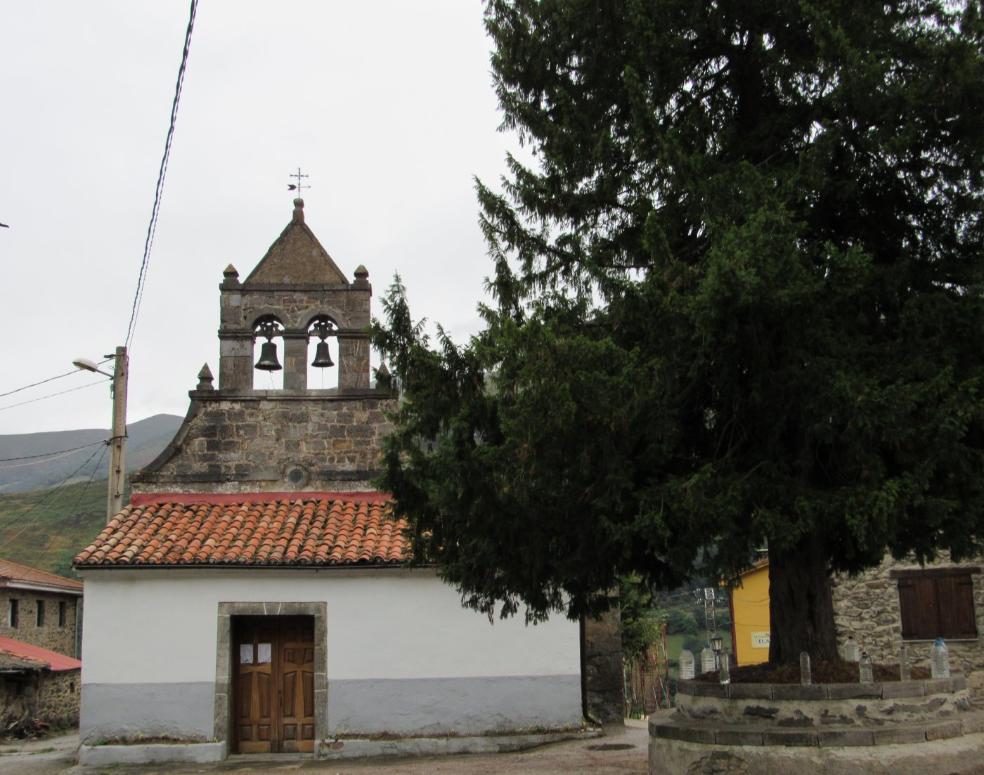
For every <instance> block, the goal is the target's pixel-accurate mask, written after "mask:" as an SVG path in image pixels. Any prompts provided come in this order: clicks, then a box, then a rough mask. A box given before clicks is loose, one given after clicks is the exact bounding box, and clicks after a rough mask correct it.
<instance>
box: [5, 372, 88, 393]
mask: <svg viewBox="0 0 984 775" xmlns="http://www.w3.org/2000/svg"><path fill="white" fill-rule="evenodd" d="M77 371H78V369H72V370H71V371H66V372H65V373H64V374H56V375H55V376H53V377H48V379H42V380H40V381H39V382H32V383H31V384H30V385H24V387H19V388H15V389H14V390H8V391H7V392H6V393H0V398H3V397H4V396H12V395H13V394H14V393H20V392H21V391H22V390H27V389H28V388H32V387H37V386H38V385H43V384H44V383H45V382H52V381H54V380H56V379H61V378H62V377H67V376H69V375H71V374H75V373H76V372H77Z"/></svg>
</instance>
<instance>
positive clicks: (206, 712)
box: [79, 681, 215, 743]
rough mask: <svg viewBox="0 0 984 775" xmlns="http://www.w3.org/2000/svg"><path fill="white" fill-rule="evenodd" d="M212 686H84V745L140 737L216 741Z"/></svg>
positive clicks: (82, 737)
mask: <svg viewBox="0 0 984 775" xmlns="http://www.w3.org/2000/svg"><path fill="white" fill-rule="evenodd" d="M214 693H215V684H212V683H208V682H204V681H203V682H201V683H167V684H163V683H159V684H151V683H147V684H83V685H82V712H81V717H80V719H79V738H80V739H81V741H82V742H83V743H93V742H96V741H101V740H113V739H117V738H122V739H127V738H139V737H173V738H177V739H179V740H192V741H202V742H204V741H208V740H212V739H213V738H214V737H215V731H214V727H215V719H214V713H213V703H214V700H213V697H214Z"/></svg>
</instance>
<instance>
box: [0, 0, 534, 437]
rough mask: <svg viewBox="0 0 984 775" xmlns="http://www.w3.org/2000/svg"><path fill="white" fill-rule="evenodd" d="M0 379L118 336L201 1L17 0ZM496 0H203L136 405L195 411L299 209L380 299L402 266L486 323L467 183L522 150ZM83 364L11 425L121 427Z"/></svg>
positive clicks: (465, 330)
mask: <svg viewBox="0 0 984 775" xmlns="http://www.w3.org/2000/svg"><path fill="white" fill-rule="evenodd" d="M0 11H2V19H3V23H2V24H0V52H2V53H0V62H2V67H0V85H2V91H0V94H2V106H3V107H2V111H3V121H2V122H0V222H2V223H6V224H9V226H10V228H9V229H0V271H2V278H3V280H2V286H0V287H2V301H3V310H4V312H5V315H4V317H5V320H4V326H3V332H2V335H0V363H2V365H0V393H5V392H7V391H9V390H13V389H15V388H18V387H20V386H22V385H25V384H27V383H31V382H35V381H37V380H41V379H44V378H46V377H50V376H53V375H55V374H59V373H61V372H64V371H67V370H69V369H71V362H72V360H73V359H74V358H76V357H77V356H85V357H89V358H92V359H98V358H99V357H100V356H102V355H103V354H104V353H110V352H112V350H113V348H114V346H115V345H117V344H122V343H123V340H124V338H125V334H126V326H127V322H128V319H129V313H130V307H131V304H132V301H133V293H134V290H135V287H136V281H137V272H138V270H139V264H140V258H141V255H142V251H143V244H144V234H145V231H146V228H147V222H148V219H149V217H150V209H151V205H152V202H153V192H154V185H155V183H156V179H157V170H158V165H159V163H160V156H161V152H162V150H163V145H164V137H165V133H166V130H167V122H168V116H169V113H170V108H171V100H172V97H173V93H174V82H175V78H176V75H177V70H178V65H179V62H180V55H181V46H182V43H183V40H184V33H185V27H186V24H187V18H188V2H186V1H185V0H154V2H127V1H125V0H116V1H115V2H105V1H104V2H99V1H97V0H87V1H86V2H75V1H71V0H62V1H61V2H55V1H54V0H50V1H45V0H34V1H32V2H27V3H25V2H20V1H16V2H15V0H0ZM500 119H501V116H500V114H499V112H498V107H497V103H496V99H495V94H494V92H493V90H492V86H491V77H490V75H489V42H488V40H487V38H486V35H485V31H484V28H483V26H482V6H481V4H480V3H479V2H478V0H416V2H406V1H402V0H389V1H383V0H373V1H371V2H370V1H369V0H366V1H365V2H352V1H351V0H331V1H329V0H323V1H321V2H316V1H315V0H310V1H309V2H300V1H295V2H287V1H285V2H278V3H271V2H259V0H256V1H249V2H247V1H246V0H202V2H201V3H200V5H199V8H198V16H197V20H196V23H195V32H194V37H193V40H192V45H191V56H190V59H189V63H188V70H187V73H186V76H185V83H184V89H183V93H182V99H181V106H180V110H179V115H178V122H177V130H176V134H175V137H174V143H173V146H172V150H171V161H170V166H169V171H168V177H167V182H166V186H165V192H164V198H163V203H162V206H161V210H160V216H159V222H158V227H157V236H156V240H155V243H154V250H153V253H152V257H151V264H150V270H149V275H148V278H147V285H146V290H145V294H144V299H143V304H142V308H141V313H140V318H139V322H138V325H137V330H136V335H135V338H134V341H133V344H132V348H131V355H130V357H131V374H130V395H129V412H128V419H129V421H130V422H134V421H136V420H139V419H142V418H144V417H147V416H150V415H152V414H156V413H159V412H170V413H175V414H182V415H183V414H184V412H185V411H186V409H187V404H188V400H187V391H188V390H190V389H192V388H193V387H194V386H195V383H196V374H197V372H198V370H199V369H200V368H201V365H202V363H205V362H208V363H209V364H210V365H211V367H212V370H213V372H215V373H216V374H217V373H218V368H217V366H218V339H217V337H216V330H217V328H218V304H219V295H218V287H217V286H218V283H219V282H220V281H221V280H222V270H223V268H224V267H225V266H226V265H227V264H229V263H232V264H234V265H235V266H236V267H237V268H238V269H239V272H240V275H241V276H242V277H245V276H246V274H247V273H248V272H249V271H250V270H251V269H252V268H253V267H254V266H255V264H256V262H257V261H258V260H259V259H260V258H261V257H262V256H263V254H264V253H265V251H266V249H267V248H268V247H269V245H270V243H271V242H273V240H274V239H275V238H276V237H277V236H278V235H279V233H280V231H281V230H282V229H283V227H284V226H285V225H286V224H287V222H288V221H289V220H290V214H291V207H292V206H291V200H292V194H290V193H289V192H288V191H287V184H288V182H289V178H288V175H289V173H290V172H291V171H292V170H294V169H295V168H296V167H297V166H298V165H300V166H301V167H302V168H303V170H304V172H305V173H308V174H310V178H309V180H308V181H307V182H309V183H310V184H311V189H310V190H309V191H306V192H305V193H304V199H305V205H306V206H305V214H306V221H307V223H308V225H309V226H310V227H311V228H312V229H313V231H314V233H315V234H316V235H317V236H318V237H319V239H320V240H321V243H322V244H323V245H324V247H325V248H326V249H327V250H328V252H329V253H330V254H331V255H332V257H333V258H334V259H335V262H336V263H337V264H338V265H339V267H340V268H341V269H342V271H343V272H345V274H346V275H347V276H351V274H352V272H353V270H354V269H355V267H356V266H357V265H359V264H365V266H366V267H367V268H368V270H369V280H370V282H371V283H372V284H373V289H374V297H373V313H374V315H378V314H380V307H379V298H380V296H381V294H382V293H383V291H384V290H385V289H386V287H387V286H388V285H389V283H390V281H391V279H392V277H393V273H394V272H400V274H401V275H402V276H403V279H404V281H405V283H406V285H407V286H408V291H409V297H410V302H411V308H412V310H413V313H414V315H415V316H418V317H424V316H425V317H427V318H429V319H431V320H436V321H439V322H441V323H442V324H443V325H444V326H445V328H447V329H448V330H449V331H450V332H451V333H452V334H453V335H454V337H455V338H456V339H458V340H459V341H460V340H464V339H465V338H467V336H468V335H469V334H471V333H473V332H474V331H476V330H477V328H478V326H479V321H478V316H477V313H476V311H475V308H476V304H477V303H478V301H479V300H480V299H481V298H482V297H483V295H484V291H483V281H484V278H485V277H486V276H487V275H488V274H489V272H490V263H489V260H488V257H487V254H486V245H485V243H484V241H483V239H482V236H481V234H480V231H479V228H478V223H477V216H478V207H477V203H476V200H475V194H474V189H473V182H472V177H473V176H475V175H477V176H479V177H481V178H482V179H483V180H485V181H486V182H494V181H495V180H496V179H497V178H498V177H499V175H501V174H502V172H503V170H504V168H505V165H504V156H505V152H506V150H507V149H509V148H513V147H514V146H515V143H514V141H513V140H512V139H511V138H510V137H509V136H508V135H504V134H502V133H499V132H498V131H497V128H498V125H499V122H500ZM94 381H95V379H94V377H93V375H91V374H85V373H79V374H77V375H73V376H69V377H66V378H63V379H59V380H56V381H54V382H50V383H48V384H46V385H42V386H40V387H38V388H35V389H32V390H28V391H23V392H19V393H15V394H13V395H9V396H5V397H2V398H0V434H9V433H30V432H35V431H47V430H61V429H68V428H88V427H108V425H109V416H110V410H111V406H110V401H109V394H108V386H106V385H99V386H95V387H90V388H86V389H82V390H78V391H75V392H72V393H68V394H66V395H63V396H58V397H54V398H51V399H48V400H43V401H38V402H35V403H31V404H27V405H24V406H17V407H12V408H8V407H11V405H12V404H15V403H19V402H21V401H28V400H31V399H33V398H37V397H39V396H42V395H45V394H47V393H51V392H55V391H60V390H67V389H70V388H73V387H77V386H81V385H84V384H86V383H90V382H94Z"/></svg>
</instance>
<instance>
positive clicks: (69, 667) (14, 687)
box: [0, 636, 82, 730]
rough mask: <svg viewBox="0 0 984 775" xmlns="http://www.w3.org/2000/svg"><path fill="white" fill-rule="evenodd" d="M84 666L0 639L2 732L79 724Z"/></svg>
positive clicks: (43, 649) (52, 652)
mask: <svg viewBox="0 0 984 775" xmlns="http://www.w3.org/2000/svg"><path fill="white" fill-rule="evenodd" d="M81 667H82V663H81V662H79V660H77V659H73V658H72V657H67V656H65V655H64V654H59V653H57V652H54V651H51V650H50V649H46V648H41V647H40V646H34V645H32V644H30V643H23V642H21V641H18V640H13V639H12V638H6V637H2V636H0V730H9V729H16V728H17V727H18V726H20V725H22V724H24V725H30V724H32V723H33V722H35V721H40V722H43V723H45V724H48V725H50V726H52V727H70V726H75V725H76V724H78V721H79V692H80V690H81V688H82V682H81V680H80V675H79V672H80V668H81Z"/></svg>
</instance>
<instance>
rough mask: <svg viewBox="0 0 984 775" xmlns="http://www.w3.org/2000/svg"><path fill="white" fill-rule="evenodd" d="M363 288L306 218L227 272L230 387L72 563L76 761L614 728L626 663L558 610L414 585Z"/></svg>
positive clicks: (376, 746)
mask: <svg viewBox="0 0 984 775" xmlns="http://www.w3.org/2000/svg"><path fill="white" fill-rule="evenodd" d="M368 276H369V275H368V272H367V271H366V269H365V268H364V267H362V266H359V267H358V268H357V269H356V270H355V272H354V274H353V276H352V278H351V279H349V278H348V277H347V276H346V275H345V274H344V273H343V272H342V271H341V270H340V269H339V268H338V266H337V265H336V263H335V262H334V260H333V259H332V258H331V256H329V254H328V253H327V252H326V251H325V249H324V248H323V247H322V246H321V244H320V243H319V241H318V239H317V238H316V237H315V236H314V234H313V233H312V231H311V230H310V228H309V227H308V226H307V224H306V223H305V220H304V203H303V201H302V200H301V199H295V200H294V210H293V217H292V219H291V221H290V223H288V225H287V227H286V228H285V229H284V230H283V232H282V233H281V235H280V236H279V237H278V238H277V240H276V241H275V242H274V243H273V245H272V246H271V247H270V248H269V250H268V251H267V253H266V255H265V256H264V257H263V258H262V260H261V261H260V262H259V264H258V265H257V266H256V267H255V269H253V271H252V272H251V273H250V274H249V275H248V276H247V277H246V278H245V279H244V280H240V279H239V274H238V272H237V271H236V269H235V268H234V267H233V266H229V267H227V268H226V270H225V272H224V277H223V280H222V283H221V285H220V286H219V289H220V304H221V321H220V328H219V346H220V355H219V366H218V384H215V379H214V377H213V375H212V373H211V371H210V369H209V367H208V366H207V365H206V366H205V367H203V368H202V370H201V372H200V373H199V375H198V379H199V381H198V384H197V387H196V388H195V389H194V390H192V391H191V392H190V393H189V396H190V407H189V409H188V413H187V416H186V417H185V420H184V422H183V424H182V425H181V427H180V429H179V430H178V432H177V434H176V435H175V437H174V440H173V441H172V442H171V443H170V445H169V446H168V447H167V448H166V449H165V450H164V451H163V452H162V453H161V455H160V456H159V457H158V458H157V459H156V460H155V461H154V462H152V463H151V464H150V465H148V466H147V467H146V468H144V469H143V470H141V471H139V472H138V473H136V474H135V475H134V476H133V479H132V485H133V494H132V498H131V501H130V503H129V505H127V506H126V507H125V508H124V509H123V510H122V511H121V512H120V513H119V514H117V515H116V516H115V517H114V518H113V519H112V520H111V521H110V522H109V524H108V525H107V526H106V528H105V529H104V530H103V531H102V532H101V533H100V534H99V536H98V537H97V538H96V539H95V540H94V541H93V543H92V544H91V545H89V546H87V547H86V548H85V549H83V550H82V551H81V553H80V554H79V555H78V556H77V557H76V560H75V567H76V568H77V570H78V571H79V573H80V574H81V575H82V577H83V578H84V580H85V590H86V603H85V611H84V630H83V631H84V638H83V642H82V665H83V667H82V707H81V723H80V727H81V738H82V743H83V749H82V755H81V758H82V761H83V763H92V764H95V763H101V764H105V763H110V762H112V761H127V762H133V761H150V760H161V759H184V760H195V761H206V760H217V759H222V758H225V757H226V756H227V755H228V754H230V753H277V752H306V753H310V754H311V755H313V756H322V757H326V756H345V755H365V754H368V753H374V752H375V753H378V752H390V753H397V752H400V751H402V750H410V747H407V748H401V747H400V746H401V744H402V743H403V742H407V741H410V743H411V744H412V747H413V748H414V749H415V750H418V751H421V750H423V751H434V752H439V751H442V750H449V751H450V750H469V746H470V745H472V742H474V741H481V740H486V741H487V740H489V739H490V736H495V739H496V740H504V739H512V740H513V741H514V743H515V744H516V745H521V744H522V743H523V742H524V741H526V742H527V743H533V742H542V741H543V739H545V738H544V734H546V735H547V737H549V736H550V735H554V736H556V735H565V734H566V735H569V734H572V733H577V732H578V731H579V730H581V729H582V727H583V725H584V723H585V714H586V713H587V715H589V716H593V717H594V720H598V721H609V720H611V718H598V717H597V716H598V714H597V713H592V710H591V709H592V708H594V707H600V706H599V705H598V704H597V697H598V696H599V695H598V694H597V692H596V691H595V689H593V688H592V686H588V685H585V684H584V683H583V681H582V676H583V675H587V674H591V675H592V676H594V678H593V679H592V680H594V681H596V682H597V680H598V677H599V676H601V677H602V683H604V676H605V675H608V678H609V683H613V684H620V682H621V676H620V657H618V656H613V653H614V651H617V647H616V648H615V649H614V650H613V649H609V650H608V651H607V652H606V653H604V654H601V658H600V661H599V653H600V652H598V650H597V649H595V651H592V647H591V645H590V641H591V637H590V635H589V637H588V641H589V643H588V647H587V649H585V648H583V647H582V644H583V642H584V641H585V638H584V632H583V631H584V630H585V627H584V626H583V625H579V623H578V622H572V621H569V620H567V619H566V618H564V617H563V616H562V615H559V614H558V615H557V616H554V617H551V619H550V620H549V621H548V622H545V623H542V624H538V625H535V626H526V625H525V623H524V621H523V619H522V616H520V617H518V618H517V617H513V618H511V619H508V620H496V621H495V622H490V621H489V620H488V618H487V617H485V616H483V615H481V614H478V613H476V612H474V611H472V610H470V609H467V608H463V607H462V606H461V601H460V595H459V593H458V592H457V591H455V590H454V589H453V588H452V587H450V586H448V585H446V584H445V583H443V582H442V581H441V580H440V579H439V578H438V576H437V573H436V571H435V570H434V569H433V568H419V567H418V568H411V567H408V565H407V560H408V543H407V540H406V539H405V537H404V535H403V532H402V529H403V528H404V526H405V524H404V522H403V521H402V520H401V519H399V518H398V516H397V515H394V514H393V510H392V506H391V501H390V498H389V496H388V495H387V494H385V493H380V492H376V491H375V490H374V487H373V484H372V481H373V478H374V477H375V476H376V475H377V473H378V468H379V458H380V452H381V442H382V439H383V438H384V437H385V435H386V433H387V431H388V429H389V425H388V420H387V412H388V411H389V410H390V409H392V408H393V407H394V405H395V404H394V402H395V398H394V396H393V394H392V393H391V392H389V391H388V390H386V389H382V388H377V387H376V386H375V385H374V383H373V381H372V380H371V378H370V360H369V339H368V326H369V323H370V297H371V293H372V288H371V286H370V284H369V279H368ZM281 359H282V363H281ZM254 364H255V365H254ZM281 375H282V384H280V382H279V377H280V376H281ZM274 376H276V378H277V379H276V380H275V379H274ZM609 640H610V638H609ZM602 651H604V650H602ZM605 660H607V662H606V661H605ZM606 664H607V665H608V666H607V667H606V666H605V665H606ZM585 680H586V679H585ZM588 683H590V681H589V682H588ZM620 688H621V687H620V685H613V686H610V687H608V691H609V695H610V696H617V695H619V694H620ZM612 692H614V694H612ZM617 704H618V700H617V699H616V701H615V705H616V706H617ZM611 705H612V703H609V707H611ZM620 711H621V709H620V708H618V707H615V710H614V711H613V713H614V714H617V715H618V717H619V718H620V716H621V712H620ZM534 732H535V733H536V734H533V733H534ZM141 741H156V744H155V745H140V743H141ZM470 741H471V742H470ZM135 743H136V744H137V745H134V744H135ZM381 746H382V749H381ZM387 746H388V747H387ZM428 746H430V747H428ZM441 746H444V747H443V748H442V747H441ZM478 747H480V746H477V745H476V746H473V747H472V748H471V750H477V749H478ZM383 749H385V751H384V750H383Z"/></svg>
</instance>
